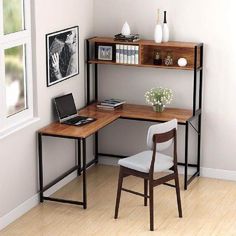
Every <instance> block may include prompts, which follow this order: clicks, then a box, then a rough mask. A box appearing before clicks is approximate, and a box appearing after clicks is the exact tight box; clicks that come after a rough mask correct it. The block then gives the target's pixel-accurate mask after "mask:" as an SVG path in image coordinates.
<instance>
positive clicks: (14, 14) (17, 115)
mask: <svg viewBox="0 0 236 236" xmlns="http://www.w3.org/2000/svg"><path fill="white" fill-rule="evenodd" d="M0 6H1V7H0V136H1V134H3V133H4V132H5V131H6V130H8V129H11V128H12V127H16V126H17V125H19V124H20V123H22V122H25V121H26V120H28V119H30V118H33V91H32V90H33V86H32V58H31V54H32V53H31V26H30V0H0Z"/></svg>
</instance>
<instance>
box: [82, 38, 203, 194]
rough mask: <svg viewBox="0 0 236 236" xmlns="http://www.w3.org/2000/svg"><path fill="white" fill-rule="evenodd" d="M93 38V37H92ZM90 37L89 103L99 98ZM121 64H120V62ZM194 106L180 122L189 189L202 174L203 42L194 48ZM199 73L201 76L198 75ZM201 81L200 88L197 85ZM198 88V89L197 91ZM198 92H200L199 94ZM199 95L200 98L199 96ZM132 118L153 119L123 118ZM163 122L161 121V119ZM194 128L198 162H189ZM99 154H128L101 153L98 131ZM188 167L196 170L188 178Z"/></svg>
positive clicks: (88, 59) (87, 48) (88, 68)
mask: <svg viewBox="0 0 236 236" xmlns="http://www.w3.org/2000/svg"><path fill="white" fill-rule="evenodd" d="M90 39H91V38H90ZM90 39H87V40H86V54H87V105H89V104H91V103H93V102H95V101H97V100H98V64H97V63H95V64H94V63H90V62H89V61H90V58H91V45H90ZM198 48H200V66H199V67H198V66H197V61H198V57H197V55H198V53H197V50H198ZM91 65H94V100H92V101H91V92H90V89H91V86H90V84H91V77H92V76H91V71H90V69H91V68H90V66H91ZM119 65H120V64H119ZM124 66H125V65H124ZM193 72H194V73H193V99H192V100H193V107H192V113H193V115H192V117H191V118H190V119H189V120H187V121H186V123H181V122H178V124H179V125H183V126H185V161H184V162H183V163H178V165H181V166H184V189H185V190H187V188H188V185H189V184H190V183H191V182H192V181H193V180H194V179H195V177H197V176H200V160H201V120H202V85H203V43H199V44H198V45H197V46H195V48H194V69H193ZM198 75H199V76H198ZM198 79H199V80H198ZM197 83H199V89H198V86H197ZM197 90H198V91H197ZM197 93H198V94H197ZM197 95H198V98H197ZM123 119H130V120H141V121H151V122H153V120H148V119H133V118H123ZM196 119H197V127H195V126H194V125H193V124H192V122H193V121H194V120H196ZM160 122H161V121H160ZM190 128H192V129H193V131H194V132H195V133H196V134H197V161H196V163H194V164H193V163H189V158H188V157H189V148H188V142H189V129H190ZM98 156H109V157H117V158H124V157H126V156H122V155H116V154H108V153H100V152H99V151H98V132H97V133H96V134H95V159H96V160H98ZM188 167H194V168H195V169H196V171H195V172H194V173H193V175H191V176H190V177H189V178H188Z"/></svg>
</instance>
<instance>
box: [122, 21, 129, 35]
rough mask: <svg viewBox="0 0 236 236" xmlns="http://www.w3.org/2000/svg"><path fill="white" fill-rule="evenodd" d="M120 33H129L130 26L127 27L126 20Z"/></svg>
mask: <svg viewBox="0 0 236 236" xmlns="http://www.w3.org/2000/svg"><path fill="white" fill-rule="evenodd" d="M121 34H122V35H125V36H129V35H130V27H129V24H128V23H127V21H126V22H125V23H124V25H123V27H122V30H121Z"/></svg>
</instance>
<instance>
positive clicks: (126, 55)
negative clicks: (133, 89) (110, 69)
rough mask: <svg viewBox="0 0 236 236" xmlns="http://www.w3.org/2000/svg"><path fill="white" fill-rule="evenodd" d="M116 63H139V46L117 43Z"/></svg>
mask: <svg viewBox="0 0 236 236" xmlns="http://www.w3.org/2000/svg"><path fill="white" fill-rule="evenodd" d="M116 63H124V64H139V46H136V45H123V44H116Z"/></svg>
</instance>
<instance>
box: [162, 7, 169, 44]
mask: <svg viewBox="0 0 236 236" xmlns="http://www.w3.org/2000/svg"><path fill="white" fill-rule="evenodd" d="M169 35H170V32H169V27H168V24H167V20H166V11H164V23H163V31H162V41H163V42H168V41H169Z"/></svg>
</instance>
